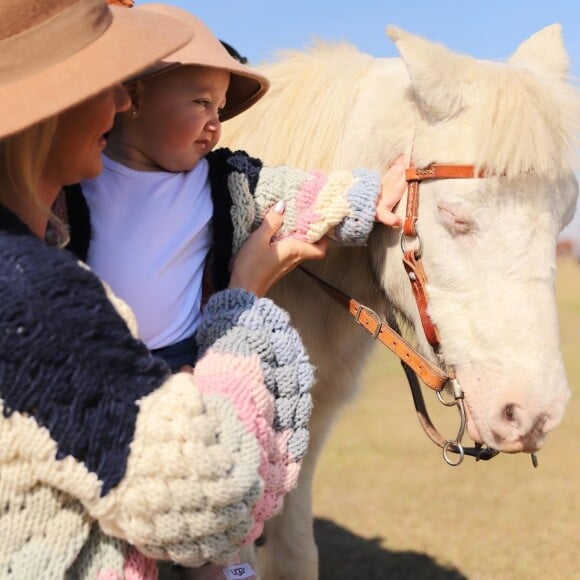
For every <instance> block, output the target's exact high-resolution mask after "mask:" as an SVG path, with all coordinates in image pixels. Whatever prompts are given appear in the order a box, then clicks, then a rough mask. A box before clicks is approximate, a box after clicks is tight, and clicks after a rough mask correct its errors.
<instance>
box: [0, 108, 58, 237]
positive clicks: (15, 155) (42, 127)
mask: <svg viewBox="0 0 580 580" xmlns="http://www.w3.org/2000/svg"><path fill="white" fill-rule="evenodd" d="M57 122H58V117H56V116H55V117H50V118H49V119H47V120H45V121H41V122H40V123H36V124H35V125H32V127H28V128H26V129H24V130H23V131H20V132H19V133H16V134H14V135H11V136H9V137H6V138H5V139H3V140H2V141H0V173H2V174H4V175H6V177H7V178H8V180H9V181H10V183H11V184H12V185H13V186H14V189H15V191H17V192H18V195H20V196H22V197H23V198H28V200H30V201H32V202H33V203H34V204H35V205H36V206H37V207H39V208H41V209H42V211H44V212H46V214H47V215H48V221H49V228H48V230H47V232H49V235H50V236H51V237H52V238H54V240H49V241H51V242H54V244H55V245H59V246H63V245H65V244H66V243H67V241H68V229H67V227H66V225H65V224H64V223H63V222H62V221H61V220H60V219H59V218H58V217H57V216H56V215H54V214H53V213H52V212H51V209H50V208H49V207H46V206H45V205H44V204H43V203H42V201H41V200H40V199H39V198H38V194H37V188H38V184H39V182H40V177H41V175H42V172H43V171H44V168H45V166H46V162H47V159H48V154H49V152H50V147H51V145H52V140H53V137H54V133H55V130H56V125H57ZM1 196H2V192H0V201H1V200H2V197H1Z"/></svg>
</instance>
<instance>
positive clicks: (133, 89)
mask: <svg viewBox="0 0 580 580" xmlns="http://www.w3.org/2000/svg"><path fill="white" fill-rule="evenodd" d="M123 86H124V87H125V90H126V91H127V92H128V93H129V97H130V99H131V105H133V106H134V107H138V106H139V102H140V100H141V93H142V92H143V83H142V82H141V81H129V82H126V83H124V84H123Z"/></svg>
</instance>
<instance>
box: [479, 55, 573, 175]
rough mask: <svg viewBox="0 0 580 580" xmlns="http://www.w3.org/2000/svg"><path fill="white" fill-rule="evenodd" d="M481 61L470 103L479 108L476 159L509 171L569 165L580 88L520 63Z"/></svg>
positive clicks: (552, 170) (549, 171)
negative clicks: (519, 64)
mask: <svg viewBox="0 0 580 580" xmlns="http://www.w3.org/2000/svg"><path fill="white" fill-rule="evenodd" d="M477 64H478V65H479V67H480V74H481V76H480V78H479V79H478V82H477V83H476V84H475V86H474V88H475V90H473V91H470V93H471V94H470V96H472V97H473V102H472V103H471V104H469V105H468V106H470V107H471V108H472V109H474V110H477V111H478V113H479V114H478V115H477V117H476V118H478V119H479V121H478V122H477V125H476V129H475V131H476V138H477V143H478V148H477V149H476V153H475V159H474V160H473V162H474V163H475V164H476V165H478V166H480V167H485V168H486V169H488V170H490V171H491V172H492V173H495V174H505V175H507V176H515V175H518V174H521V173H527V172H534V173H536V174H538V175H546V176H553V175H554V174H556V173H558V172H559V171H561V170H562V169H568V168H569V167H570V163H571V158H570V156H571V154H572V153H573V151H574V145H575V139H577V132H578V128H579V126H578V121H579V114H580V94H579V93H578V90H577V88H575V87H573V86H572V85H571V84H569V83H567V82H565V81H564V80H563V79H562V78H560V77H559V76H557V75H554V74H548V73H542V72H539V71H537V70H535V71H534V70H532V69H529V68H523V67H520V66H517V65H512V64H508V65H503V64H495V63H482V62H478V63H477Z"/></svg>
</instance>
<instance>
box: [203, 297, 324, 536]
mask: <svg viewBox="0 0 580 580" xmlns="http://www.w3.org/2000/svg"><path fill="white" fill-rule="evenodd" d="M206 312H207V316H208V317H209V319H211V325H204V326H202V327H201V328H200V330H199V332H198V335H197V340H198V344H199V346H200V352H201V353H203V352H210V353H212V355H213V359H215V357H216V356H221V357H222V360H223V364H224V365H225V364H227V365H228V367H231V366H232V365H237V366H236V372H235V373H234V374H235V375H245V376H246V377H247V378H246V380H245V381H243V382H242V381H236V382H235V383H234V382H232V381H230V382H229V383H228V382H227V377H226V376H225V375H224V373H223V372H220V371H219V370H216V367H215V365H213V366H212V365H211V364H210V362H209V361H210V358H207V363H206V362H205V361H204V359H202V360H200V362H199V363H198V365H197V366H196V381H197V383H198V384H199V385H200V389H201V390H202V392H204V391H205V390H206V389H212V390H215V389H219V390H220V392H222V393H225V394H227V395H228V396H230V397H231V398H232V400H233V401H234V404H235V406H236V409H237V410H238V413H239V415H240V418H241V420H242V422H244V424H246V426H247V427H248V428H249V429H250V430H251V431H252V432H254V433H255V434H256V436H257V438H258V441H259V443H260V449H261V457H260V475H261V477H262V479H263V480H264V492H263V494H262V496H261V498H260V500H259V501H258V503H257V505H256V506H255V507H254V509H253V512H252V516H253V518H254V525H253V527H252V529H251V531H250V532H249V534H248V536H247V538H246V540H245V541H250V540H253V539H255V538H257V537H258V536H259V535H260V533H261V531H262V527H263V523H264V521H265V520H267V519H269V518H271V517H272V516H274V515H276V514H277V513H279V512H280V510H281V508H282V503H283V498H284V495H285V494H286V493H287V492H288V491H290V490H291V489H292V488H293V487H294V486H295V485H296V482H297V479H298V474H299V469H300V464H301V461H302V459H303V457H304V455H305V453H306V450H307V448H308V440H309V432H308V420H309V418H310V413H311V410H312V399H311V396H310V389H311V386H312V383H313V381H314V376H313V370H312V367H311V365H310V363H309V362H308V357H307V355H306V353H305V351H304V347H303V346H302V343H301V341H300V338H299V336H298V333H297V332H296V331H295V330H294V329H293V328H292V327H291V326H290V324H289V317H288V315H287V314H286V313H285V312H284V311H282V310H281V309H279V308H277V307H275V306H274V304H273V302H271V301H270V300H269V299H265V298H263V299H260V300H258V299H257V298H256V297H255V296H253V295H250V294H248V293H247V292H244V291H241V290H233V291H228V292H222V293H219V294H216V295H215V296H213V297H212V299H211V300H210V301H209V303H208V305H207V309H206ZM233 312H237V313H238V314H237V315H234V316H232V315H231V313H233ZM225 313H229V314H228V315H227V316H226V315H225ZM231 353H236V355H239V356H238V357H237V359H234V358H232V357H231ZM253 353H259V357H256V355H255V354H253ZM252 357H254V361H252ZM255 362H257V363H258V365H257V366H256V365H255V364H253V363H255ZM222 368H223V367H222ZM226 368H227V367H226ZM252 375H253V376H252Z"/></svg>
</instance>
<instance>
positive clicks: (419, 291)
mask: <svg viewBox="0 0 580 580" xmlns="http://www.w3.org/2000/svg"><path fill="white" fill-rule="evenodd" d="M403 266H404V267H405V270H406V271H407V275H408V276H409V281H410V282H411V289H412V290H413V295H414V296H415V302H416V303H417V308H418V309H419V316H420V317H421V324H422V325H423V332H424V333H425V338H426V339H427V342H428V343H429V344H430V345H431V346H432V347H433V348H434V349H435V350H437V349H438V347H439V343H440V340H439V333H438V332H437V328H436V327H435V325H434V324H433V321H432V320H431V317H430V316H429V315H428V314H427V292H426V290H425V285H426V284H427V277H426V276H425V270H424V269H423V264H422V263H421V261H420V260H419V259H417V257H416V255H415V252H414V251H413V250H410V251H408V252H405V253H404V254H403Z"/></svg>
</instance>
